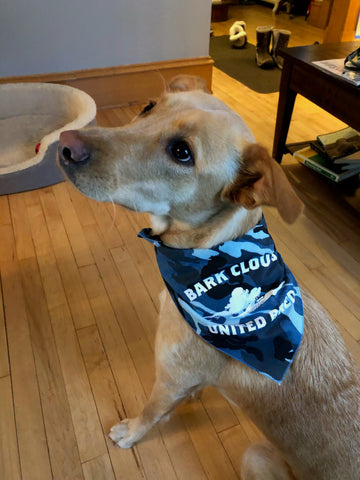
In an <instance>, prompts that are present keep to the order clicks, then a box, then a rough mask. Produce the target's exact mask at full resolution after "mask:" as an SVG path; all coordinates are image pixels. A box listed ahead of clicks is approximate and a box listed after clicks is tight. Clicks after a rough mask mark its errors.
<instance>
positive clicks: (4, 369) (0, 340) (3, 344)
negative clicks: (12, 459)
mask: <svg viewBox="0 0 360 480" xmlns="http://www.w3.org/2000/svg"><path fill="white" fill-rule="evenodd" d="M9 367H10V366H9V353H8V346H7V336H6V326H5V315H4V301H3V294H2V286H1V276H0V378H1V377H5V376H7V375H9V374H10V368H9ZM0 398H1V397H0ZM0 454H1V449H0Z"/></svg>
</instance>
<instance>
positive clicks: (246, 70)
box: [210, 35, 281, 93]
mask: <svg viewBox="0 0 360 480" xmlns="http://www.w3.org/2000/svg"><path fill="white" fill-rule="evenodd" d="M255 53H256V47H255V45H252V44H251V43H247V44H246V46H245V47H244V48H232V46H231V44H230V42H229V37H228V35H222V36H220V37H210V56H211V57H212V58H213V60H214V62H215V67H217V68H219V69H220V70H222V71H223V72H225V73H226V74H227V75H230V77H233V78H235V80H238V81H239V82H241V83H243V84H244V85H246V86H247V87H249V88H251V90H255V92H258V93H273V92H278V91H279V85H280V77H281V71H280V70H279V69H278V68H276V67H274V68H273V69H267V70H264V69H261V68H259V67H258V66H257V65H256V61H255Z"/></svg>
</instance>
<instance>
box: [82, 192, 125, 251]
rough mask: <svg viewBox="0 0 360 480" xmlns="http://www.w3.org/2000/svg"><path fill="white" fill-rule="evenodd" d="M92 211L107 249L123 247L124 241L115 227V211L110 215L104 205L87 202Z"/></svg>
mask: <svg viewBox="0 0 360 480" xmlns="http://www.w3.org/2000/svg"><path fill="white" fill-rule="evenodd" d="M88 201H89V205H90V207H91V209H92V211H93V214H94V217H95V219H96V223H97V226H98V228H99V230H100V232H101V235H102V237H103V243H104V245H105V246H106V247H107V248H116V247H121V246H123V245H124V241H123V239H122V237H121V235H120V233H119V232H118V230H117V228H116V227H115V211H113V212H112V214H110V213H109V212H108V209H107V205H106V204H105V203H99V202H95V201H92V200H88Z"/></svg>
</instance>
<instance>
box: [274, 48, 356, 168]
mask: <svg viewBox="0 0 360 480" xmlns="http://www.w3.org/2000/svg"><path fill="white" fill-rule="evenodd" d="M359 46H360V43H359V42H344V43H334V44H324V45H310V46H306V47H293V48H285V49H281V56H283V57H284V68H283V71H282V75H281V81H280V94H279V103H278V111H277V117H276V126H275V136H274V145H273V157H274V158H275V159H276V160H277V161H278V162H281V159H282V156H283V154H284V153H287V149H286V145H285V143H286V137H287V134H288V131H289V125H290V120H291V116H292V112H293V109H294V103H295V99H296V95H297V94H298V93H299V94H300V95H303V96H304V97H306V98H308V99H309V100H311V101H312V102H314V103H316V104H317V105H319V106H320V107H321V108H323V109H324V110H326V111H328V112H329V113H331V114H332V115H334V116H335V117H337V118H339V119H340V120H342V121H343V122H345V123H347V124H348V125H350V126H351V127H353V128H355V129H356V130H360V87H356V86H354V85H352V84H351V83H349V82H347V81H345V80H343V79H342V78H341V77H340V76H338V75H335V74H332V73H330V72H326V71H324V70H322V69H320V68H319V67H317V66H315V65H314V64H313V63H312V62H313V61H317V60H330V59H333V58H345V57H346V56H347V55H348V54H349V53H351V52H352V51H354V50H355V49H356V48H358V47H359ZM316 135H317V132H314V138H315V137H316Z"/></svg>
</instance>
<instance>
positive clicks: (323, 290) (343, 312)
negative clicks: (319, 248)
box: [277, 238, 360, 341]
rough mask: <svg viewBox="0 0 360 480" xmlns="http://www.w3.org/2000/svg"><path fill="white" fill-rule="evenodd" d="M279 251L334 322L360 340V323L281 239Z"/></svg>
mask: <svg viewBox="0 0 360 480" xmlns="http://www.w3.org/2000/svg"><path fill="white" fill-rule="evenodd" d="M277 244H278V248H279V251H281V253H282V256H283V258H284V260H285V262H286V263H287V264H288V265H289V267H290V269H291V270H292V271H293V273H294V275H295V277H296V278H297V280H298V281H299V283H302V284H303V285H304V286H305V288H307V289H308V290H309V292H311V293H312V294H313V295H314V297H315V298H316V299H317V300H318V301H319V302H320V303H321V304H322V305H324V306H325V308H326V309H327V310H328V312H331V316H332V318H333V319H334V320H336V321H337V322H338V323H340V324H341V325H342V326H343V327H344V328H345V330H347V331H348V332H349V333H350V334H351V335H352V336H353V338H355V340H357V341H358V340H360V321H359V320H358V319H357V318H356V317H355V315H354V314H353V313H352V312H351V311H350V310H349V309H348V308H347V306H346V305H344V304H343V303H342V302H341V301H340V300H339V299H338V298H337V297H336V296H335V295H334V294H333V293H331V291H330V290H329V288H328V287H327V286H326V285H325V284H324V282H323V281H322V280H320V279H318V278H317V276H316V275H314V274H313V273H312V272H311V271H310V270H309V269H308V268H307V267H306V266H305V265H303V264H302V263H301V260H300V259H299V258H298V257H297V256H296V255H295V254H293V253H292V252H291V251H290V249H289V248H288V246H287V245H286V244H285V243H284V242H283V241H282V240H280V239H279V238H278V239H277Z"/></svg>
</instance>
